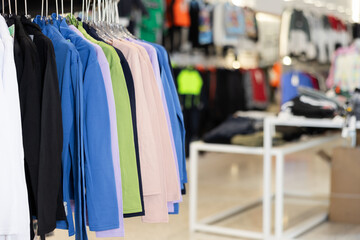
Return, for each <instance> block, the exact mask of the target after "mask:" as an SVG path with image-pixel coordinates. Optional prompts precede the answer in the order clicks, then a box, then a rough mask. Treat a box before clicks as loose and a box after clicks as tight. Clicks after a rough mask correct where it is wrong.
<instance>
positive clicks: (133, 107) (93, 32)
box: [83, 22, 145, 218]
mask: <svg viewBox="0 0 360 240" xmlns="http://www.w3.org/2000/svg"><path fill="white" fill-rule="evenodd" d="M83 27H84V29H85V31H86V32H87V33H88V34H89V35H90V36H91V37H93V38H94V39H96V40H98V41H102V42H105V41H104V40H103V39H102V38H100V37H99V35H98V34H97V33H96V29H94V28H92V27H90V26H89V25H88V24H86V23H84V22H83ZM114 49H115V51H116V53H117V54H118V55H119V58H120V63H121V67H122V69H123V72H124V76H125V81H126V86H127V90H128V94H129V100H130V107H131V117H132V124H133V135H134V144H135V153H136V165H137V170H138V179H139V185H140V186H139V189H140V199H141V206H142V211H141V212H137V213H127V214H124V217H125V218H128V217H137V216H144V215H145V210H144V198H143V188H142V179H141V167H140V155H139V140H138V132H137V122H136V101H135V87H134V80H133V77H132V73H131V69H130V67H129V63H128V62H127V60H126V58H125V56H124V54H123V53H122V52H121V51H120V50H119V49H117V48H114Z"/></svg>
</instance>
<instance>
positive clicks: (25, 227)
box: [0, 16, 30, 240]
mask: <svg viewBox="0 0 360 240" xmlns="http://www.w3.org/2000/svg"><path fill="white" fill-rule="evenodd" d="M0 40H1V41H0V42H1V43H0V59H1V60H0V65H1V66H0V70H1V71H0V193H1V197H0V238H1V237H2V238H4V235H8V236H7V239H12V240H25V239H30V216H29V206H28V195H27V188H26V180H25V169H24V150H23V142H22V131H21V115H20V102H19V93H18V84H17V77H16V68H15V62H14V40H13V38H12V37H11V36H10V33H9V30H8V27H7V25H6V22H5V19H4V18H3V17H2V16H0Z"/></svg>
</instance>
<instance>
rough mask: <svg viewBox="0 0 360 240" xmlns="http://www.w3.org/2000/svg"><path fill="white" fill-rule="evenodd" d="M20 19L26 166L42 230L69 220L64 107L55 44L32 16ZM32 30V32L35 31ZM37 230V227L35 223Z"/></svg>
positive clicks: (32, 205)
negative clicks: (64, 174) (65, 189)
mask: <svg viewBox="0 0 360 240" xmlns="http://www.w3.org/2000/svg"><path fill="white" fill-rule="evenodd" d="M11 21H14V22H15V45H14V52H15V65H16V69H17V74H18V75H17V77H18V85H19V95H20V106H21V119H22V131H23V144H24V154H25V155H24V156H25V172H26V180H27V187H28V195H29V206H30V214H31V216H34V217H36V218H37V219H38V234H39V235H44V234H46V233H49V232H52V231H53V230H54V229H55V228H56V220H65V219H66V216H65V210H64V207H63V199H62V176H61V174H62V171H61V168H62V160H61V154H62V144H63V129H62V113H61V102H60V92H59V82H58V78H57V68H56V62H55V52H54V47H53V45H52V42H51V40H50V39H48V38H47V37H46V36H45V35H44V34H42V32H41V30H40V29H39V28H38V27H37V26H36V25H35V24H32V23H31V22H30V21H29V20H27V19H26V18H24V17H23V18H22V19H21V17H20V16H16V17H13V18H12V19H10V21H9V22H8V24H11ZM29 35H31V38H30V37H29ZM31 231H32V233H33V229H32V226H31Z"/></svg>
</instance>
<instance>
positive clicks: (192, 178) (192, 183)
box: [189, 144, 199, 232]
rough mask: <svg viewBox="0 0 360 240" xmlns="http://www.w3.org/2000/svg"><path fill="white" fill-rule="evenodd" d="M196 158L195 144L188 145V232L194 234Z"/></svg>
mask: <svg viewBox="0 0 360 240" xmlns="http://www.w3.org/2000/svg"><path fill="white" fill-rule="evenodd" d="M198 158H199V151H198V149H197V147H196V145H195V144H191V145H190V182H189V186H190V193H189V209H190V212H189V223H190V231H191V232H194V231H195V230H196V229H195V226H196V222H197V197H198V196H197V192H198Z"/></svg>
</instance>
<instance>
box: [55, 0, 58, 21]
mask: <svg viewBox="0 0 360 240" xmlns="http://www.w3.org/2000/svg"><path fill="white" fill-rule="evenodd" d="M55 7H56V19H59V6H58V0H55Z"/></svg>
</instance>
